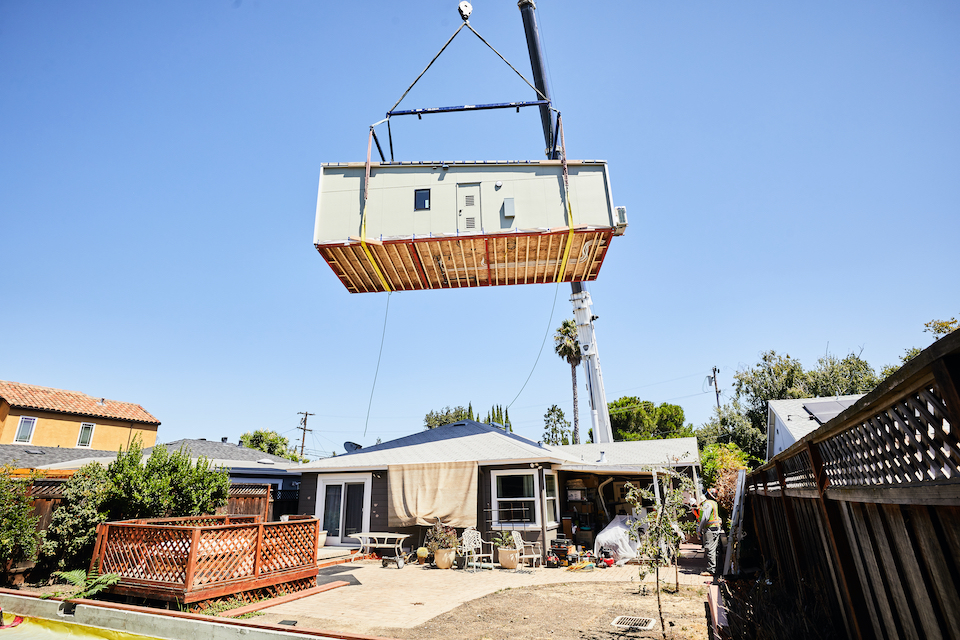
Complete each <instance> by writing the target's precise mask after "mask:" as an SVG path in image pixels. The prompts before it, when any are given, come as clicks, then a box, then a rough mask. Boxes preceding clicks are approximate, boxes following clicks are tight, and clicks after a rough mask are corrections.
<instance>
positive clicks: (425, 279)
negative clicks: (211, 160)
mask: <svg viewBox="0 0 960 640" xmlns="http://www.w3.org/2000/svg"><path fill="white" fill-rule="evenodd" d="M568 233H569V230H568V229H566V228H560V229H551V230H549V231H543V232H540V231H534V232H526V233H510V234H502V235H479V234H478V235H472V236H459V237H455V236H454V237H451V236H444V237H437V238H416V239H405V240H384V241H383V242H382V243H381V244H377V245H372V244H370V245H368V249H369V250H370V253H371V255H372V256H373V258H374V260H375V261H376V264H377V268H379V269H380V273H381V274H382V275H383V277H384V279H385V280H386V281H387V284H388V286H389V287H390V289H391V290H392V291H413V290H422V289H449V288H461V287H478V286H479V287H489V286H500V285H505V284H533V283H544V282H554V281H555V280H557V273H558V271H559V270H560V268H561V266H562V264H563V252H564V248H565V246H566V240H567V235H568ZM612 236H613V230H612V229H603V228H601V229H596V228H594V229H583V228H581V229H575V231H574V234H573V238H572V240H571V245H570V257H569V259H568V260H567V264H566V266H565V268H564V272H563V274H562V277H560V278H559V280H560V281H561V282H577V281H591V280H595V279H596V278H597V276H598V274H599V273H600V267H601V266H602V265H603V260H604V258H605V257H606V254H607V249H608V248H609V245H610V239H611V237H612ZM316 248H317V251H318V252H319V253H320V255H321V256H323V258H324V260H326V261H327V264H328V265H329V266H330V268H331V269H332V270H333V272H334V273H335V274H336V275H337V277H338V278H339V279H340V281H341V282H342V283H343V285H344V286H345V287H346V288H347V290H348V291H350V292H351V293H365V292H372V291H384V286H383V283H382V282H381V280H380V278H379V277H378V275H377V274H376V272H375V271H374V269H373V266H372V265H371V264H370V260H369V259H368V258H367V256H366V255H365V254H364V252H363V249H362V247H361V245H360V243H359V242H353V241H351V242H347V243H338V244H320V245H316Z"/></svg>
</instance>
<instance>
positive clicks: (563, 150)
mask: <svg viewBox="0 0 960 640" xmlns="http://www.w3.org/2000/svg"><path fill="white" fill-rule="evenodd" d="M557 133H558V134H559V136H560V165H561V166H562V167H563V199H564V201H566V203H567V224H568V225H569V226H570V231H569V232H568V233H567V244H566V246H565V247H564V248H563V262H561V263H560V270H559V271H558V272H557V277H556V279H555V280H554V282H561V281H562V280H563V274H564V273H565V272H566V270H567V261H568V260H569V259H570V247H571V245H572V244H573V205H572V204H570V175H569V173H568V171H567V145H566V143H565V142H564V141H563V119H562V118H561V117H560V112H559V111H558V112H557Z"/></svg>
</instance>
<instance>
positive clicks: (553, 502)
mask: <svg viewBox="0 0 960 640" xmlns="http://www.w3.org/2000/svg"><path fill="white" fill-rule="evenodd" d="M543 479H544V485H545V486H546V491H545V492H544V493H546V494H547V524H556V523H558V522H560V517H559V516H560V501H559V495H560V494H559V492H558V491H557V474H555V473H547V474H545V475H544V476H543Z"/></svg>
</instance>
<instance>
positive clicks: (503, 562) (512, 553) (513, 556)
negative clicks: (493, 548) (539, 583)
mask: <svg viewBox="0 0 960 640" xmlns="http://www.w3.org/2000/svg"><path fill="white" fill-rule="evenodd" d="M497 560H499V561H500V567H501V568H502V569H516V568H517V564H518V563H519V562H520V551H519V550H517V549H508V548H506V547H500V548H499V549H497Z"/></svg>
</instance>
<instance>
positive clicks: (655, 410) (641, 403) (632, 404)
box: [607, 396, 694, 442]
mask: <svg viewBox="0 0 960 640" xmlns="http://www.w3.org/2000/svg"><path fill="white" fill-rule="evenodd" d="M607 409H608V411H609V412H610V428H611V429H612V431H613V439H614V441H615V442H619V441H632V440H659V439H661V438H683V437H685V436H691V435H693V433H694V432H693V425H691V424H684V416H683V409H682V408H681V407H679V406H678V405H675V404H668V403H666V402H664V403H661V404H660V405H659V406H657V405H655V404H654V403H653V402H650V401H649V400H641V399H640V398H637V397H635V396H624V397H622V398H620V399H618V400H615V401H614V402H608V403H607Z"/></svg>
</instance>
